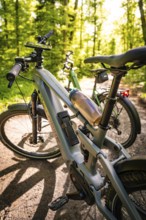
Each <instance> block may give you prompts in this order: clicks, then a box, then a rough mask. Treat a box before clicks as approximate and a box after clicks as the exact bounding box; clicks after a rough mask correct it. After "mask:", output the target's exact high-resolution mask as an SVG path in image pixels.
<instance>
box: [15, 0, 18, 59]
mask: <svg viewBox="0 0 146 220" xmlns="http://www.w3.org/2000/svg"><path fill="white" fill-rule="evenodd" d="M15 15H16V21H15V28H16V29H15V31H16V49H17V51H16V53H17V56H19V0H16V2H15Z"/></svg>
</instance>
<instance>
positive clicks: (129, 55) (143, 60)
mask: <svg viewBox="0 0 146 220" xmlns="http://www.w3.org/2000/svg"><path fill="white" fill-rule="evenodd" d="M129 62H132V63H140V64H146V46H143V47H137V48H134V49H131V50H128V51H127V52H125V53H122V54H118V55H105V56H104V55H103V56H100V55H99V56H94V57H89V58H87V59H85V60H84V63H105V64H108V65H110V66H112V67H122V66H124V65H125V64H126V63H129Z"/></svg>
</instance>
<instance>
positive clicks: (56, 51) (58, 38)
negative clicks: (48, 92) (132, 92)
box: [0, 0, 146, 106]
mask: <svg viewBox="0 0 146 220" xmlns="http://www.w3.org/2000/svg"><path fill="white" fill-rule="evenodd" d="M105 2H106V0H80V1H79V0H68V1H64V0H0V42H1V43H0V63H1V65H0V88H1V89H0V99H1V103H5V104H4V105H6V106H7V104H8V103H9V102H15V101H17V99H19V98H20V96H21V95H20V93H19V92H18V91H17V87H16V86H13V88H12V89H11V90H9V89H7V81H6V79H5V75H6V73H7V72H8V71H9V70H10V69H11V67H12V66H13V64H14V59H15V57H16V56H26V55H28V54H29V53H30V52H31V49H28V48H26V47H24V44H25V43H26V42H27V41H30V42H35V41H36V39H35V38H36V37H37V36H38V35H41V36H42V35H45V34H46V33H47V32H49V31H50V30H54V35H53V36H51V38H50V42H51V45H52V50H51V51H46V52H44V66H45V67H46V68H48V69H49V70H50V71H51V72H52V73H53V74H54V75H55V76H57V77H58V76H59V74H60V70H61V69H62V67H63V62H64V59H65V53H66V52H67V51H68V50H72V51H73V52H74V55H73V59H74V65H75V66H76V67H77V73H78V76H79V77H82V76H83V75H87V76H90V74H91V73H90V71H89V69H90V68H93V66H92V67H91V66H88V65H84V62H83V61H84V59H85V58H86V57H88V56H93V55H96V54H116V53H121V52H125V51H126V50H128V49H130V48H133V47H137V46H141V45H143V44H144V40H143V32H142V27H141V20H140V16H137V12H138V10H139V8H138V2H137V0H130V1H129V0H121V3H122V4H121V7H122V8H123V10H124V13H123V14H122V15H121V17H119V20H117V21H114V23H113V24H112V26H113V28H112V32H110V30H109V26H110V25H111V24H109V23H108V24H107V23H106V22H107V18H108V16H109V12H107V11H106V9H105V7H104V4H105ZM144 6H145V4H144ZM115 10H117V9H116V8H115ZM144 10H145V8H144ZM97 67H98V66H97V65H96V66H95V68H97ZM135 72H136V74H135V73H133V72H132V71H131V73H130V74H129V75H128V76H127V77H126V79H128V81H129V82H133V81H136V80H137V79H138V81H143V82H145V81H146V71H145V69H143V70H139V71H137V70H136V71H135ZM19 83H20V86H21V88H22V89H23V91H24V93H25V94H26V96H29V92H30V91H29V90H28V87H29V86H28V84H27V82H24V80H21V79H19ZM144 85H145V84H144ZM32 87H33V86H32ZM32 87H31V86H30V87H29V88H30V90H31V88H32ZM144 88H145V87H144Z"/></svg>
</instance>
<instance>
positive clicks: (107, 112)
mask: <svg viewBox="0 0 146 220" xmlns="http://www.w3.org/2000/svg"><path fill="white" fill-rule="evenodd" d="M123 75H125V72H124V73H123V71H120V70H119V72H118V73H117V72H116V73H114V78H113V81H112V85H111V88H110V91H109V95H108V97H107V101H106V104H105V108H104V110H103V114H102V117H101V120H100V123H99V127H101V128H103V129H105V130H107V128H108V123H109V120H110V117H111V114H112V111H113V108H114V104H115V102H116V95H117V91H118V88H119V84H120V81H121V79H122V77H123Z"/></svg>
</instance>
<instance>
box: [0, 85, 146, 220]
mask: <svg viewBox="0 0 146 220" xmlns="http://www.w3.org/2000/svg"><path fill="white" fill-rule="evenodd" d="M83 84H84V88H85V89H86V91H88V92H89V93H90V92H91V88H92V87H91V88H90V86H91V84H92V83H90V82H88V81H85V82H83ZM131 100H132V101H133V102H134V104H135V106H136V108H137V110H138V112H139V115H140V119H141V125H142V131H141V134H140V135H138V137H137V139H136V141H135V143H134V144H133V145H132V146H131V147H130V148H129V149H128V151H129V153H130V154H131V155H134V154H142V155H143V154H145V153H146V135H145V134H146V114H145V113H146V106H145V105H143V106H142V105H141V104H139V102H138V98H137V96H132V97H131ZM0 152H1V153H0V220H75V219H76V220H96V219H98V220H103V219H104V218H103V216H102V215H101V214H100V213H99V212H98V209H97V208H96V206H95V205H93V206H91V207H90V206H87V205H86V203H85V202H84V201H71V200H70V201H69V203H68V204H66V205H64V206H63V207H62V208H61V209H59V210H58V211H56V212H53V211H51V210H50V209H48V204H49V203H50V202H51V201H52V200H54V199H56V198H57V197H59V196H62V195H65V194H66V192H70V191H72V184H71V182H70V180H69V175H68V172H67V169H66V166H65V164H64V162H63V160H62V158H61V157H59V158H57V159H54V160H50V161H43V160H25V159H22V158H19V157H17V156H16V155H15V154H13V152H11V151H10V150H8V149H7V148H6V147H5V146H4V145H3V144H2V143H1V142H0Z"/></svg>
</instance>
